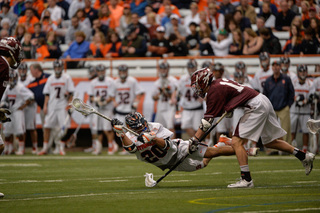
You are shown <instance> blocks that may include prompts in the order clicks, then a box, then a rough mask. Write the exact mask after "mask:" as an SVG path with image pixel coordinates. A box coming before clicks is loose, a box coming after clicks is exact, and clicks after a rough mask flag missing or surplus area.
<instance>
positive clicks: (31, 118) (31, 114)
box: [23, 103, 37, 130]
mask: <svg viewBox="0 0 320 213" xmlns="http://www.w3.org/2000/svg"><path fill="white" fill-rule="evenodd" d="M23 111H24V118H25V126H26V129H27V130H34V129H36V114H37V104H36V103H33V104H31V105H29V106H27V107H26V108H24V110H23Z"/></svg>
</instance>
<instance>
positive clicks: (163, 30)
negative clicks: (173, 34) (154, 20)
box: [156, 26, 166, 33]
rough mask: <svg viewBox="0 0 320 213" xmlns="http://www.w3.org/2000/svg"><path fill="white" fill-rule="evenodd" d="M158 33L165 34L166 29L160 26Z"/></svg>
mask: <svg viewBox="0 0 320 213" xmlns="http://www.w3.org/2000/svg"><path fill="white" fill-rule="evenodd" d="M156 31H157V32H159V33H160V32H161V33H164V32H165V31H166V29H165V28H164V27H163V26H159V27H157V29H156Z"/></svg>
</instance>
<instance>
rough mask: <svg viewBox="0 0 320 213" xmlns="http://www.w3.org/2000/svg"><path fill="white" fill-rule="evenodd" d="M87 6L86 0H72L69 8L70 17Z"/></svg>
mask: <svg viewBox="0 0 320 213" xmlns="http://www.w3.org/2000/svg"><path fill="white" fill-rule="evenodd" d="M84 6H85V3H84V0H72V1H71V4H70V6H69V10H68V16H69V19H71V18H72V17H73V16H74V15H76V13H77V11H78V10H79V9H83V8H84Z"/></svg>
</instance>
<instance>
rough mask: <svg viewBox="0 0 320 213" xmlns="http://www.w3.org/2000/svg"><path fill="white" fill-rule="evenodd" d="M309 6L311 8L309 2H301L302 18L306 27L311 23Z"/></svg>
mask: <svg viewBox="0 0 320 213" xmlns="http://www.w3.org/2000/svg"><path fill="white" fill-rule="evenodd" d="M309 8H310V5H309V2H307V1H302V2H301V19H302V22H303V26H304V28H308V27H309V24H310V16H309Z"/></svg>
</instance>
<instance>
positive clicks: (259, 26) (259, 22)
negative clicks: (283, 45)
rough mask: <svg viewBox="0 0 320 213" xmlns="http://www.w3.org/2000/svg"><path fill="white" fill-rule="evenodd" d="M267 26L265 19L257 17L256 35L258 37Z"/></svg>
mask: <svg viewBox="0 0 320 213" xmlns="http://www.w3.org/2000/svg"><path fill="white" fill-rule="evenodd" d="M265 24H266V20H265V18H263V17H262V16H257V20H256V25H257V30H256V31H255V33H256V34H257V35H260V32H259V31H260V30H261V29H262V28H265V27H266V26H265Z"/></svg>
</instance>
